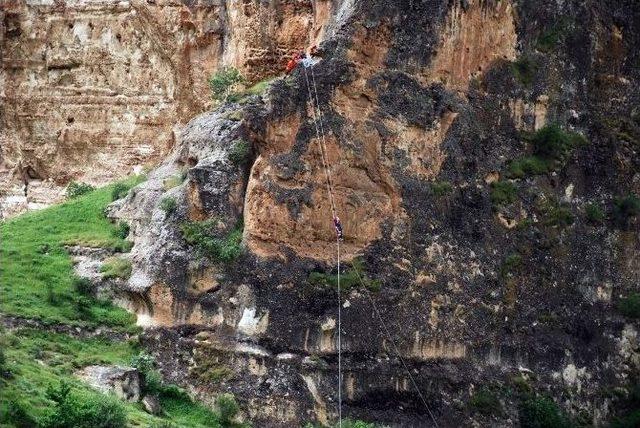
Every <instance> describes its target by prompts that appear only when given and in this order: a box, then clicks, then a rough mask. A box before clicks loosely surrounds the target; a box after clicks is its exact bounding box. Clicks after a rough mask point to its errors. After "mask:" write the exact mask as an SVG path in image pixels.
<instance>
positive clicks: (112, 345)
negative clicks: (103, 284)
mask: <svg viewBox="0 0 640 428" xmlns="http://www.w3.org/2000/svg"><path fill="white" fill-rule="evenodd" d="M3 342H4V344H3V345H4V346H3V348H4V349H5V354H6V359H7V363H6V365H7V368H8V370H10V371H11V373H12V374H13V376H12V378H11V379H5V380H0V385H1V386H0V420H1V418H2V417H3V415H4V417H5V418H6V416H7V415H6V414H7V411H8V410H9V405H10V403H19V404H20V407H21V408H22V409H24V411H25V412H26V413H27V414H28V415H29V416H30V417H31V418H33V419H40V418H42V417H44V416H45V414H46V413H47V411H48V409H50V408H51V407H52V406H53V403H52V402H51V401H50V400H49V399H48V398H47V396H46V391H47V388H49V387H50V386H57V385H58V384H59V383H60V382H61V381H66V382H69V383H70V384H71V386H72V388H73V390H74V391H75V392H77V393H79V394H86V396H88V397H94V398H95V399H97V400H101V399H102V395H101V394H100V393H98V392H95V391H94V390H92V389H91V388H89V387H88V386H86V385H85V384H83V383H82V382H81V381H80V380H78V379H77V378H75V376H73V373H74V372H75V371H76V370H78V369H80V368H82V367H84V366H87V365H92V364H108V365H125V366H126V365H129V363H130V361H131V360H132V358H133V357H134V356H135V355H137V354H138V352H139V351H138V345H137V343H134V342H122V341H119V342H111V341H109V340H108V339H106V338H92V339H75V338H73V337H70V336H68V335H65V334H57V333H50V332H46V331H42V330H32V329H21V330H17V331H15V332H13V333H10V334H6V335H5V337H4V338H3ZM176 391H179V390H178V389H177V388H175V387H174V388H166V389H165V391H164V392H163V393H162V394H161V396H160V402H161V404H162V406H163V410H164V412H165V415H164V417H162V418H158V417H154V416H151V415H149V414H147V413H146V412H145V411H144V410H143V409H142V407H141V406H140V405H139V404H132V403H123V405H124V408H125V411H126V413H127V419H128V422H129V424H130V425H131V426H140V427H149V426H154V425H156V424H160V423H162V422H171V423H173V424H175V425H177V426H180V427H194V428H200V427H218V426H220V425H219V424H218V416H217V415H216V414H215V413H214V412H213V411H211V410H209V409H207V408H206V407H204V406H202V405H201V404H198V403H194V402H192V401H191V400H190V399H189V398H188V397H187V396H186V394H184V393H177V392H176Z"/></svg>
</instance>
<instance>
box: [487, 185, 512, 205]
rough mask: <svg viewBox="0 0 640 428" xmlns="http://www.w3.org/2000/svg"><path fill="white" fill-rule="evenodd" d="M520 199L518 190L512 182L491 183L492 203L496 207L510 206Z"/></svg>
mask: <svg viewBox="0 0 640 428" xmlns="http://www.w3.org/2000/svg"><path fill="white" fill-rule="evenodd" d="M517 199H518V189H517V187H516V186H515V185H514V184H513V183H511V182H510V181H496V182H494V183H491V202H492V203H493V204H494V205H495V206H501V205H509V204H512V203H514V202H515V201H516V200H517Z"/></svg>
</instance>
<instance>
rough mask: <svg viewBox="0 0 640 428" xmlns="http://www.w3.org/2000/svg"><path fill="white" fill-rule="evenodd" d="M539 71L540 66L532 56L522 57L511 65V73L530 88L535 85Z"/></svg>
mask: <svg viewBox="0 0 640 428" xmlns="http://www.w3.org/2000/svg"><path fill="white" fill-rule="evenodd" d="M537 70H538V64H537V63H536V62H535V61H534V59H533V58H532V57H530V56H521V57H520V58H518V59H517V60H516V61H514V62H512V63H511V72H512V73H513V75H514V77H515V78H516V79H517V80H518V81H519V82H520V83H522V84H523V85H524V86H530V85H531V84H532V83H533V80H534V78H535V75H536V72H537Z"/></svg>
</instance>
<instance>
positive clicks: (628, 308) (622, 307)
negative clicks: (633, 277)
mask: <svg viewBox="0 0 640 428" xmlns="http://www.w3.org/2000/svg"><path fill="white" fill-rule="evenodd" d="M618 310H619V311H620V313H621V314H622V315H624V316H626V317H629V318H640V294H638V293H631V294H629V295H628V296H627V297H623V298H621V299H620V300H619V301H618Z"/></svg>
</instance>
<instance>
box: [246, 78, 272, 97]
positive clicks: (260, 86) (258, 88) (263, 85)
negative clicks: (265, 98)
mask: <svg viewBox="0 0 640 428" xmlns="http://www.w3.org/2000/svg"><path fill="white" fill-rule="evenodd" d="M273 80H274V77H268V78H266V79H264V80H261V81H259V82H258V83H256V84H255V85H253V86H251V87H250V88H248V89H246V90H245V91H244V92H243V94H244V95H262V94H263V93H264V92H265V91H266V90H267V89H268V88H269V86H271V83H272V82H273Z"/></svg>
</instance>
